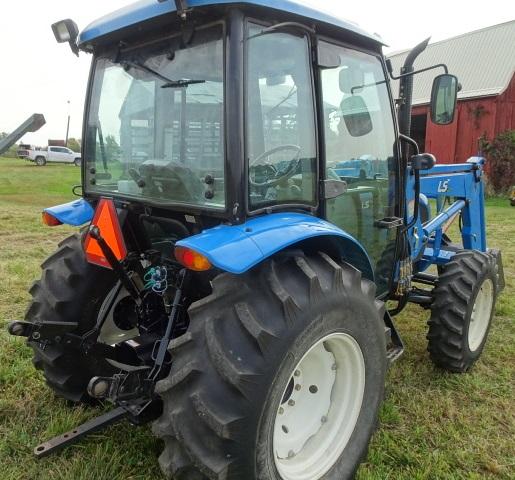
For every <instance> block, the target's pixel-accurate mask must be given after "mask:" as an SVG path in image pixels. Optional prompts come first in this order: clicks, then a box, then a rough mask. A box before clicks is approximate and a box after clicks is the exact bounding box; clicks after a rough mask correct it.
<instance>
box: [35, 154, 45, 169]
mask: <svg viewBox="0 0 515 480" xmlns="http://www.w3.org/2000/svg"><path fill="white" fill-rule="evenodd" d="M35 162H36V165H37V166H38V167H44V166H45V165H46V158H45V157H41V156H40V157H36V160H35Z"/></svg>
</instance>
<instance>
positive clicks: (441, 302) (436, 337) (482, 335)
mask: <svg viewBox="0 0 515 480" xmlns="http://www.w3.org/2000/svg"><path fill="white" fill-rule="evenodd" d="M497 288H498V284H497V274H496V268H495V261H494V259H493V257H492V256H491V255H488V254H486V253H482V252H478V251H475V250H466V251H465V250H464V251H461V252H458V253H456V255H454V257H453V258H452V260H451V261H450V262H449V263H447V264H446V265H444V266H442V267H441V268H440V269H439V277H438V284H437V286H436V287H435V289H434V290H433V296H434V302H433V304H432V306H431V318H430V320H429V322H428V324H429V332H428V334H427V339H428V350H429V355H430V357H431V360H432V361H433V363H434V364H435V365H437V366H438V367H440V368H443V369H444V370H448V371H450V372H457V373H461V372H466V371H467V370H469V369H470V368H471V367H472V365H473V364H474V363H475V362H476V361H477V360H478V358H479V357H480V355H481V353H482V351H483V348H484V346H485V343H486V339H487V337H488V332H489V330H490V325H491V321H492V317H493V313H494V307H495V300H496V297H497Z"/></svg>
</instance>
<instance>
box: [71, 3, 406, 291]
mask: <svg viewBox="0 0 515 480" xmlns="http://www.w3.org/2000/svg"><path fill="white" fill-rule="evenodd" d="M200 3H201V4H202V5H199V6H196V7H195V8H190V9H185V10H184V15H177V14H175V12H174V10H176V9H177V7H176V6H175V5H174V4H173V2H171V1H168V2H163V3H159V2H157V1H149V2H144V3H143V4H141V5H140V6H139V7H135V11H134V16H137V15H147V16H148V15H149V14H150V12H162V11H163V9H164V6H165V5H167V7H168V11H167V12H166V13H163V15H162V17H161V16H159V17H158V18H159V21H158V20H157V19H155V20H154V21H153V22H152V26H151V29H150V24H149V29H147V30H146V29H145V28H144V26H140V28H138V29H134V26H133V25H126V26H123V27H122V26H121V25H120V27H119V28H114V24H113V22H109V19H100V20H98V21H97V22H96V23H94V24H92V25H90V26H89V27H87V28H86V29H85V30H84V31H83V32H82V33H81V35H80V37H79V39H78V45H79V47H80V48H81V49H82V50H86V51H92V52H93V53H94V60H93V64H92V71H91V79H90V85H89V94H88V100H87V113H86V116H85V122H84V138H85V142H84V155H83V158H84V162H83V164H84V166H83V169H84V176H83V178H84V185H83V191H84V196H85V198H86V199H88V200H90V201H93V202H95V201H96V199H98V198H101V197H111V198H114V199H115V200H116V201H118V202H121V204H123V202H124V201H125V202H127V203H130V204H131V206H132V209H134V208H136V206H140V208H141V210H142V211H143V210H145V211H147V212H148V211H150V210H153V211H155V212H159V216H167V215H169V214H170V213H168V214H167V213H166V212H173V215H179V216H180V219H181V220H182V221H183V223H185V226H186V228H188V229H189V230H190V231H191V232H192V233H193V231H194V229H190V227H191V226H192V225H191V223H190V224H188V222H184V216H183V215H182V214H183V213H186V214H188V216H189V218H190V219H191V218H193V219H195V223H194V224H195V225H197V226H198V225H206V226H213V225H216V224H217V223H220V221H225V222H230V223H232V224H242V223H244V222H246V221H247V220H248V219H251V218H254V217H256V216H259V215H263V214H270V213H276V212H277V213H278V212H299V213H305V214H307V215H310V216H317V217H320V218H323V219H325V220H327V221H328V222H330V223H332V224H334V225H336V226H338V227H339V228H341V229H342V230H343V231H345V232H346V233H347V234H348V235H349V236H350V237H352V238H353V239H355V240H356V241H357V242H358V243H359V244H361V245H362V246H363V248H364V251H365V252H366V253H363V252H361V255H363V256H368V257H369V259H368V260H367V262H370V263H371V269H372V270H375V269H377V265H378V264H379V263H380V262H381V260H382V259H383V261H382V262H381V268H382V272H381V274H380V275H379V277H380V278H382V279H383V280H382V286H381V287H380V290H382V291H383V292H386V290H387V288H388V278H389V273H390V271H391V270H392V268H393V261H389V262H388V261H387V262H385V261H384V258H383V257H384V252H387V251H390V252H391V251H392V250H394V249H395V242H396V231H395V229H387V228H386V229H385V228H378V226H377V225H378V224H377V222H381V221H382V220H383V219H385V218H394V217H401V215H402V212H401V208H402V205H401V204H400V202H399V198H400V188H401V185H402V178H401V165H400V146H399V143H398V141H397V135H398V131H397V126H396V119H395V115H396V112H395V107H394V103H393V100H392V95H391V92H390V88H389V81H388V71H387V67H386V64H385V60H384V57H383V55H382V53H381V48H382V43H381V41H380V39H379V38H377V37H375V36H371V35H369V34H367V33H365V32H364V31H362V30H360V29H359V28H357V27H356V26H355V25H353V24H347V23H344V22H342V21H341V20H338V19H334V18H331V17H329V16H325V15H323V14H320V13H319V12H315V11H312V10H310V9H308V8H302V9H299V13H298V14H292V13H290V12H285V11H284V9H282V8H280V7H281V6H280V5H278V6H277V8H274V9H270V8H267V7H266V6H265V5H263V4H261V2H248V3H244V4H243V5H231V4H229V5H227V4H226V3H225V2H222V3H218V2H200ZM285 3H288V5H289V2H285ZM174 7H175V8H174ZM179 11H180V10H179ZM160 23H162V24H163V25H162V26H160ZM390 256H391V255H390ZM369 269H370V268H369ZM371 275H372V274H371Z"/></svg>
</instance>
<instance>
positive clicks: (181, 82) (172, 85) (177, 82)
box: [161, 79, 206, 88]
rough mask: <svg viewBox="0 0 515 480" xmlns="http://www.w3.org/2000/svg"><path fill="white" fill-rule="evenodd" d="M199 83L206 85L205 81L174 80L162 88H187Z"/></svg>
mask: <svg viewBox="0 0 515 480" xmlns="http://www.w3.org/2000/svg"><path fill="white" fill-rule="evenodd" d="M197 83H206V81H205V80H185V79H183V80H174V81H170V82H168V83H165V84H164V85H161V88H186V87H187V86H189V85H196V84H197Z"/></svg>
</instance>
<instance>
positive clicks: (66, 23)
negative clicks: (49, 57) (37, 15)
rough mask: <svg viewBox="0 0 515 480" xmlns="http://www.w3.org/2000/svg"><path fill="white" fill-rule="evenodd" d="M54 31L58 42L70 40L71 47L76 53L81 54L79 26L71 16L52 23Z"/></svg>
mask: <svg viewBox="0 0 515 480" xmlns="http://www.w3.org/2000/svg"><path fill="white" fill-rule="evenodd" d="M52 31H53V32H54V37H55V39H56V40H57V43H65V42H68V43H69V44H70V48H71V49H72V52H73V53H75V55H77V56H79V47H78V46H77V37H78V36H79V27H77V24H76V23H75V22H74V21H73V20H70V19H69V18H67V19H65V20H61V21H59V22H56V23H54V24H53V25H52Z"/></svg>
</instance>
